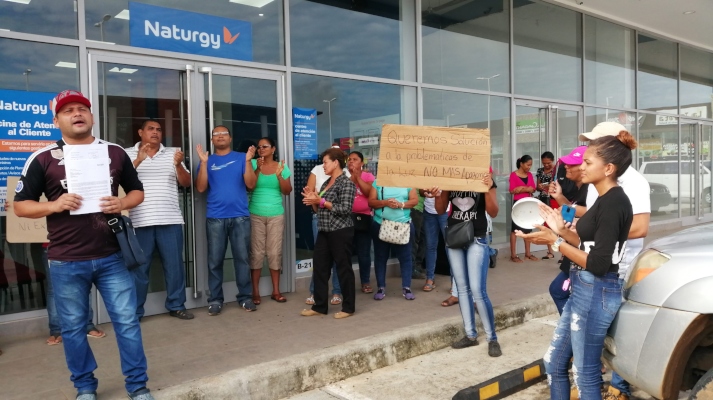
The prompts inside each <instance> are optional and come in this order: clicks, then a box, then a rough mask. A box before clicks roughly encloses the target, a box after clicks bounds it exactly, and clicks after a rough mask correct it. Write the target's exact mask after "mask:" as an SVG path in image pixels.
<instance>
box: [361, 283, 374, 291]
mask: <svg viewBox="0 0 713 400" xmlns="http://www.w3.org/2000/svg"><path fill="white" fill-rule="evenodd" d="M361 292H362V293H374V289H372V288H371V285H369V284H368V283H365V284H363V285H361Z"/></svg>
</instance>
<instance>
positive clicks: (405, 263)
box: [371, 221, 415, 288]
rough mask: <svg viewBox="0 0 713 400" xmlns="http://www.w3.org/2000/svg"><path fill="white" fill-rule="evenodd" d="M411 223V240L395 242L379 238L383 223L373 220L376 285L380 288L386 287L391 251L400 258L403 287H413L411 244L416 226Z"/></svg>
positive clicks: (372, 233)
mask: <svg viewBox="0 0 713 400" xmlns="http://www.w3.org/2000/svg"><path fill="white" fill-rule="evenodd" d="M410 225H411V236H410V238H411V239H410V240H409V242H408V243H406V244H393V243H388V242H384V241H383V240H381V239H379V229H381V224H379V223H377V222H376V221H372V222H371V237H372V239H373V240H374V273H375V274H376V285H377V286H378V287H380V288H382V287H386V261H388V259H389V252H391V254H393V255H394V256H396V258H397V259H398V260H399V267H400V268H401V287H407V288H410V287H411V275H412V274H413V258H412V257H411V245H412V243H413V239H414V236H415V234H414V231H415V229H414V227H413V224H410Z"/></svg>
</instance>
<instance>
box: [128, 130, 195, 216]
mask: <svg viewBox="0 0 713 400" xmlns="http://www.w3.org/2000/svg"><path fill="white" fill-rule="evenodd" d="M140 145H141V142H139V143H136V145H135V146H134V147H129V148H127V149H126V153H127V154H129V158H130V159H131V161H132V162H133V161H134V160H136V157H138V155H139V146H140ZM174 154H176V150H175V149H173V148H166V147H164V146H163V145H162V144H161V145H160V147H159V150H158V151H157V152H156V155H154V156H153V157H150V156H149V157H146V159H144V161H142V162H141V164H139V167H138V168H137V169H136V172H138V174H139V179H140V180H141V182H142V183H143V184H144V202H143V203H141V204H139V205H138V206H136V207H135V208H133V209H131V210H130V211H129V217H130V218H131V221H132V222H133V223H134V227H136V228H141V227H145V226H154V225H175V224H183V216H182V215H181V209H180V208H179V207H178V185H177V182H178V181H177V178H176V167H175V166H174V165H173V156H174ZM181 168H183V169H184V170H186V171H188V170H187V169H186V166H185V165H184V164H183V163H181Z"/></svg>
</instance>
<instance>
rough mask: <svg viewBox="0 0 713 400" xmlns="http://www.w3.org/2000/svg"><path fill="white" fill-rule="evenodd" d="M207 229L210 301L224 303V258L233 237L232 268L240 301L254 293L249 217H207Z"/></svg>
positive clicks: (231, 247)
mask: <svg viewBox="0 0 713 400" xmlns="http://www.w3.org/2000/svg"><path fill="white" fill-rule="evenodd" d="M206 233H207V234H208V289H209V290H210V296H208V305H212V304H220V305H222V304H223V302H224V300H225V298H224V297H223V262H224V261H225V250H226V249H227V248H228V240H230V250H231V251H232V253H233V269H234V270H235V284H236V285H237V287H238V294H237V296H235V297H236V298H237V299H238V303H242V302H244V301H245V300H248V299H250V298H251V297H252V281H251V280H250V260H249V259H250V217H235V218H207V219H206Z"/></svg>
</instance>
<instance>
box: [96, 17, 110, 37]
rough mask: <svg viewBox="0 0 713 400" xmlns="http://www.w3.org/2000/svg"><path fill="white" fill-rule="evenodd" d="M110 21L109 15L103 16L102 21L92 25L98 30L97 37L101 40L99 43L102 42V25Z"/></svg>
mask: <svg viewBox="0 0 713 400" xmlns="http://www.w3.org/2000/svg"><path fill="white" fill-rule="evenodd" d="M110 19H111V15H109V14H104V16H103V17H102V20H101V21H99V22H97V23H96V24H94V26H96V27H97V28H99V37H100V38H101V41H102V42H103V41H104V23H105V22H107V21H109V20H110Z"/></svg>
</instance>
